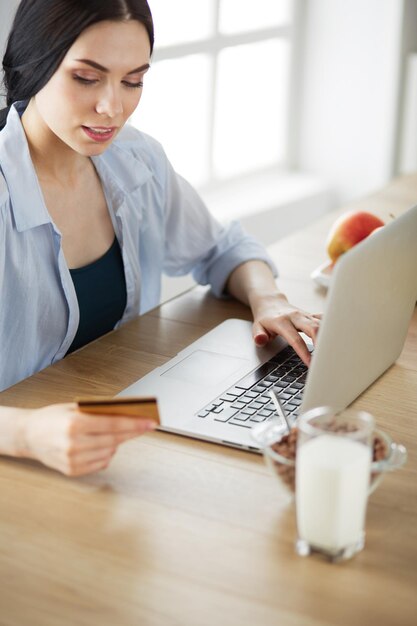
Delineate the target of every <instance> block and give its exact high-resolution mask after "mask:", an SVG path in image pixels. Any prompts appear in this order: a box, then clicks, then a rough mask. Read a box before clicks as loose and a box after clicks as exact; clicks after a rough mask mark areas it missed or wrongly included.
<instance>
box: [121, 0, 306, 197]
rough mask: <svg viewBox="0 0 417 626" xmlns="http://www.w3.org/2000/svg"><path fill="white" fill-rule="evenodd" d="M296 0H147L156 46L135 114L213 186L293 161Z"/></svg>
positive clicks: (197, 181)
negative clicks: (291, 128) (290, 135)
mask: <svg viewBox="0 0 417 626" xmlns="http://www.w3.org/2000/svg"><path fill="white" fill-rule="evenodd" d="M298 1H299V0H256V1H255V0H175V2H174V1H173V0H150V7H151V11H152V14H153V17H154V22H155V50H154V54H153V59H152V62H151V69H150V71H149V72H148V74H147V75H146V77H145V87H144V91H143V95H142V100H141V102H140V105H139V107H138V109H137V111H135V113H134V115H133V116H132V118H131V123H132V124H133V125H134V126H135V127H137V128H139V129H140V130H142V131H144V132H146V133H149V134H150V135H152V136H154V137H155V138H156V139H158V140H159V141H160V142H161V143H162V145H163V146H164V148H165V150H166V152H167V155H168V157H169V159H170V160H171V162H172V164H173V166H174V168H175V169H176V170H177V171H178V172H179V173H180V174H182V175H183V176H184V177H185V178H187V179H188V180H189V181H190V182H191V183H192V184H193V185H195V186H196V187H200V188H201V187H203V186H204V187H207V186H209V187H213V186H216V185H218V184H219V183H223V182H225V181H227V179H232V178H235V177H238V176H244V175H247V174H249V173H251V172H253V173H256V172H261V171H262V170H267V169H270V168H271V167H274V166H277V168H278V166H281V167H282V166H283V167H285V165H286V164H287V162H288V154H289V149H290V147H289V146H288V142H287V137H288V128H289V124H290V122H292V120H290V117H289V112H290V106H289V103H290V101H291V98H292V94H291V85H292V82H291V80H290V72H294V71H295V69H294V67H291V62H292V61H291V59H293V58H294V55H293V45H294V41H293V33H294V20H295V19H296V18H295V16H296V15H298V12H296V11H295V10H294V7H295V5H296V4H297V2H298Z"/></svg>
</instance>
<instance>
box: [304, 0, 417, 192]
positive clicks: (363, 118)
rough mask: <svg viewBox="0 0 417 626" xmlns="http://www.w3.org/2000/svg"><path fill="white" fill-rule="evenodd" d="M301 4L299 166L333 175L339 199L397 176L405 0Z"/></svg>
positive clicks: (334, 0)
mask: <svg viewBox="0 0 417 626" xmlns="http://www.w3.org/2000/svg"><path fill="white" fill-rule="evenodd" d="M303 5H304V8H305V15H304V17H305V23H304V37H303V41H304V48H303V59H304V71H303V75H302V77H301V80H300V98H301V101H302V107H301V119H300V127H299V133H298V146H297V153H298V166H299V167H300V168H301V169H304V170H306V171H307V172H309V173H316V174H318V175H319V176H320V177H322V178H324V179H326V180H328V182H329V183H330V185H331V186H332V187H334V188H335V189H336V190H337V193H338V199H339V203H340V202H345V201H348V200H349V199H352V198H355V197H357V196H361V195H364V194H366V193H368V192H370V191H372V190H373V189H375V188H378V187H380V186H382V185H384V184H385V183H386V181H387V180H389V178H390V177H391V176H392V174H393V164H394V153H395V146H396V132H397V104H398V99H399V77H400V62H401V58H400V53H401V38H402V37H401V35H402V11H403V0H306V1H304V2H303ZM415 26H416V25H415Z"/></svg>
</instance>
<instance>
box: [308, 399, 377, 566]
mask: <svg viewBox="0 0 417 626" xmlns="http://www.w3.org/2000/svg"><path fill="white" fill-rule="evenodd" d="M374 426H375V424H374V420H373V418H372V416H371V415H369V414H368V413H365V412H362V411H355V410H352V409H345V410H342V411H338V410H336V409H332V408H330V407H321V408H317V409H312V410H311V411H307V412H306V413H305V414H304V415H303V416H301V417H300V419H299V422H298V431H299V432H298V439H297V455H296V511H297V530H298V540H297V543H296V551H297V553H298V554H300V555H303V556H307V555H308V554H310V553H311V552H320V553H322V554H324V555H326V556H327V557H329V558H330V559H331V560H339V559H346V558H350V557H352V556H353V555H354V554H356V553H357V552H359V551H360V550H362V548H363V547H364V539H365V532H364V527H365V514H366V503H367V498H368V489H369V481H370V468H371V461H372V433H373V430H374Z"/></svg>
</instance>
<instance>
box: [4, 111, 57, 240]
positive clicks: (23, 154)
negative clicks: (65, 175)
mask: <svg viewBox="0 0 417 626" xmlns="http://www.w3.org/2000/svg"><path fill="white" fill-rule="evenodd" d="M26 105H27V103H26V102H23V101H21V102H15V103H14V104H13V105H12V107H11V108H10V111H9V115H8V116H7V123H6V126H5V127H4V129H3V130H2V131H1V133H0V165H1V169H2V170H3V173H4V176H5V178H6V181H7V186H8V188H9V192H10V196H11V198H13V200H12V202H11V207H12V211H13V215H14V219H15V223H16V228H17V230H18V231H20V232H21V231H24V230H28V229H29V228H35V227H36V226H41V225H43V224H48V223H50V222H51V218H50V215H49V213H48V211H47V209H46V206H45V202H44V199H43V195H42V191H41V188H40V185H39V181H38V178H37V176H36V172H35V168H34V167H33V163H32V159H31V158H30V153H29V146H28V143H27V140H26V135H25V131H24V130H23V126H22V123H21V121H20V115H21V114H22V113H23V111H24V110H25V108H26Z"/></svg>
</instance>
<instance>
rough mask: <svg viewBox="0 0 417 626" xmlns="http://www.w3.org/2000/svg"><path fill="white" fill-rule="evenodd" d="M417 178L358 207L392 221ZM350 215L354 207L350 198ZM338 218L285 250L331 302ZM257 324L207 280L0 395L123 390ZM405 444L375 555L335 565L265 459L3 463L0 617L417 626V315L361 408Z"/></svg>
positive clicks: (295, 280)
mask: <svg viewBox="0 0 417 626" xmlns="http://www.w3.org/2000/svg"><path fill="white" fill-rule="evenodd" d="M416 201H417V175H414V176H408V177H403V178H400V179H397V180H395V181H393V183H392V184H390V185H389V186H388V187H387V188H385V189H384V190H382V191H381V192H380V193H377V194H375V195H373V196H371V197H369V198H366V199H364V200H361V201H360V202H356V203H354V204H353V205H352V207H351V208H363V209H369V210H372V211H374V212H377V213H379V214H381V215H382V216H383V217H387V216H388V214H389V213H390V212H393V213H396V214H397V213H400V212H401V211H403V210H404V209H406V208H407V207H409V206H410V205H412V204H413V203H415V202H416ZM344 209H346V207H344ZM334 218H335V214H334V213H333V214H331V215H327V216H326V217H325V218H323V219H322V220H321V221H319V222H317V223H315V224H314V225H313V226H311V227H309V228H307V229H305V230H304V231H303V232H300V233H297V234H295V235H293V236H291V237H289V238H287V239H285V240H283V241H280V242H279V243H277V244H276V245H274V246H272V247H271V249H270V250H271V253H272V255H273V256H274V258H275V259H276V261H277V263H278V265H279V267H280V271H281V279H280V286H281V287H282V288H283V289H284V291H286V292H287V294H288V295H289V297H290V298H291V299H292V301H294V303H297V304H299V305H300V306H304V307H305V308H308V309H310V310H315V311H316V310H317V311H319V310H322V308H323V302H324V298H325V291H324V290H323V289H321V288H319V287H316V286H315V285H314V284H313V283H312V281H311V279H310V277H309V275H310V272H311V271H312V270H313V269H314V268H315V267H316V266H317V265H318V264H319V263H321V262H322V261H324V260H325V252H324V238H325V235H326V233H327V230H328V228H329V226H330V224H331V222H332V221H333V220H334ZM231 316H235V317H242V318H245V319H249V312H248V310H247V309H246V308H245V307H243V306H241V305H240V304H238V303H237V302H234V301H218V300H215V299H214V298H212V297H211V296H210V295H209V294H208V293H207V291H206V290H204V289H202V288H197V289H194V290H192V291H190V292H188V293H186V294H184V295H181V296H180V297H177V298H175V299H174V300H171V301H170V302H168V303H166V304H164V305H162V306H161V307H159V308H157V309H155V310H153V311H151V312H150V313H148V314H147V315H144V316H143V317H141V318H139V319H137V320H135V321H133V322H131V323H129V324H127V325H126V326H125V327H123V328H122V329H120V330H118V331H116V332H113V333H111V334H109V335H107V336H105V337H103V338H101V339H100V340H98V341H96V342H95V343H93V344H91V345H89V346H88V347H86V348H84V349H82V350H80V351H79V352H78V353H74V354H73V355H71V356H69V357H68V358H66V359H65V360H63V361H61V362H60V363H58V364H56V365H54V366H52V367H49V368H48V369H46V370H44V371H43V372H40V373H39V374H37V375H35V376H33V377H31V378H30V379H28V380H26V381H24V382H22V383H20V384H18V385H16V386H15V387H13V388H11V389H9V390H7V391H5V392H3V393H2V394H0V402H1V403H3V404H9V405H14V406H40V405H42V404H45V403H49V402H56V401H62V400H70V399H73V397H74V396H76V395H78V394H86V393H87V394H89V393H101V394H113V393H117V392H118V391H120V390H121V389H122V388H124V387H126V386H127V385H129V384H130V383H132V382H133V381H134V380H136V379H137V378H139V377H141V376H142V375H144V374H145V373H147V372H148V371H149V370H151V369H152V368H154V367H155V366H157V365H160V364H161V363H163V362H165V361H166V360H167V359H168V357H171V356H173V355H175V354H176V353H177V352H178V350H180V349H182V348H183V347H184V346H186V345H187V344H188V343H189V342H190V341H192V340H194V339H196V338H197V337H199V336H200V335H201V334H202V333H204V332H206V331H207V330H208V329H210V328H212V327H213V326H214V325H215V324H217V323H219V322H221V321H222V320H224V319H226V318H228V317H231ZM354 405H355V406H356V407H360V408H364V409H367V410H370V411H371V412H372V413H374V415H375V416H376V419H377V423H378V425H379V426H380V427H381V428H382V429H384V430H386V431H387V432H388V433H389V434H391V435H392V436H393V438H394V439H395V440H397V441H398V442H401V443H403V444H404V445H405V446H406V447H407V449H408V453H409V460H408V463H407V465H406V467H405V468H404V469H402V470H400V471H398V472H394V473H392V474H390V475H387V476H386V477H385V478H384V480H383V482H382V484H381V485H380V487H379V488H378V489H377V491H376V492H375V493H374V494H373V495H372V496H371V497H370V500H369V507H368V514H367V526H366V528H367V539H366V547H365V550H364V551H363V552H362V553H360V554H359V555H357V556H356V557H355V558H354V559H353V560H351V561H348V562H345V563H343V564H337V565H332V564H329V563H327V562H325V561H323V560H322V559H320V558H319V557H310V558H307V559H305V558H301V557H298V556H296V555H295V553H294V539H295V517H294V504H293V502H292V500H291V498H290V497H289V496H288V494H287V493H286V492H285V491H283V490H282V488H280V486H279V485H278V483H276V482H275V479H274V478H273V477H272V476H270V475H269V473H268V470H267V469H266V467H265V466H264V463H263V460H262V458H261V457H259V456H258V455H256V454H251V453H246V452H241V451H238V450H234V449H228V448H224V447H221V446H218V445H215V444H209V443H204V442H198V441H192V440H190V439H186V438H182V437H180V436H175V435H168V434H165V433H161V432H158V433H153V434H151V435H146V436H144V437H142V438H141V439H138V440H135V441H131V442H129V443H127V444H125V445H124V446H123V447H122V448H121V449H120V450H119V452H118V453H117V455H116V457H115V459H114V461H113V462H112V464H111V465H110V467H109V468H108V469H107V470H106V471H104V472H101V473H99V474H96V475H93V476H88V477H85V478H82V479H70V478H66V477H64V476H62V475H60V474H58V473H55V472H53V471H52V470H49V469H47V468H45V467H43V466H41V465H39V464H37V463H34V462H30V461H18V460H14V459H6V458H3V459H2V460H1V461H0V497H1V505H0V624H1V625H4V626H5V625H7V626H9V625H13V626H14V625H17V624H18V625H24V626H37V625H39V626H60V625H61V624H62V625H63V624H65V625H67V624H68V625H71V626H81V625H84V624H86V625H87V624H88V625H90V624H91V625H98V624H100V625H101V626H103V625H111V626H125V625H144V626H145V625H152V626H156V625H158V626H159V625H161V626H166V625H175V626H182V625H190V626H191V625H192V626H204V625H227V626H233V625H239V626H246V625H248V626H255V625H259V626H266V625H273V624H274V625H275V624H280V625H294V626H307V625H308V626H318V625H319V624H320V625H328V626H338V625H340V626H342V625H346V626H351V625H357V626H362V625H368V624H376V625H378V626H382V625H387V626H393V625H398V626H407V625H411V624H416V620H417V593H416V582H417V498H416V485H417V459H416V454H417V311H415V313H414V316H413V319H412V323H411V327H410V330H409V334H408V337H407V342H406V345H405V348H404V350H403V353H402V355H401V357H400V358H399V360H398V362H397V363H396V364H395V365H394V366H393V367H391V368H390V369H389V371H387V372H386V374H385V375H384V376H383V377H382V378H381V379H380V380H378V381H377V382H376V383H375V384H374V385H373V386H372V387H371V388H369V389H368V390H367V391H366V392H365V393H364V394H363V395H362V396H361V397H360V398H359V399H358V400H357V401H356V402H355V404H354Z"/></svg>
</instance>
